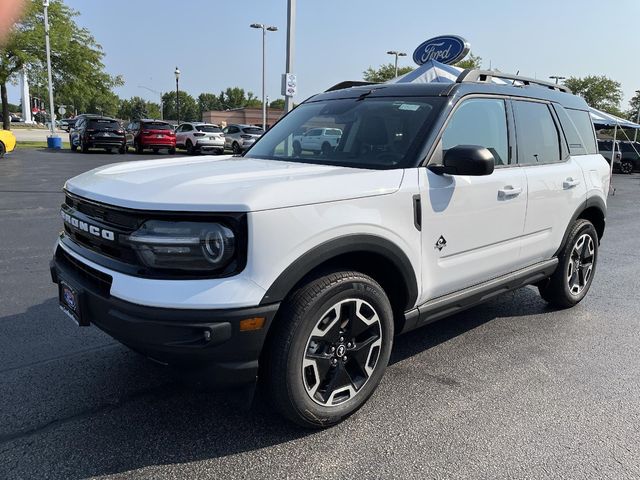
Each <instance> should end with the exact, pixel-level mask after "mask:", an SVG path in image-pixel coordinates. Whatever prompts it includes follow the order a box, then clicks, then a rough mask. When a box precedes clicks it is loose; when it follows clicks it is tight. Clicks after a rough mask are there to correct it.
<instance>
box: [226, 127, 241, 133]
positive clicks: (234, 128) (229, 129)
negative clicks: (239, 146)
mask: <svg viewBox="0 0 640 480" xmlns="http://www.w3.org/2000/svg"><path fill="white" fill-rule="evenodd" d="M239 131H240V129H239V128H238V127H229V128H228V129H227V133H231V134H233V133H238V132H239Z"/></svg>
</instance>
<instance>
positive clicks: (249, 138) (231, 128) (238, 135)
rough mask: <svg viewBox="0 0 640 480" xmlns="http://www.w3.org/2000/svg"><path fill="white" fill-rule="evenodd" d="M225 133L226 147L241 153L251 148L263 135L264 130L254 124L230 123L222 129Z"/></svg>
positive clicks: (235, 152)
mask: <svg viewBox="0 0 640 480" xmlns="http://www.w3.org/2000/svg"><path fill="white" fill-rule="evenodd" d="M222 133H224V147H225V148H227V149H231V151H233V153H234V154H236V155H237V154H239V153H242V152H243V151H245V150H246V149H247V148H249V147H250V146H251V145H253V144H254V143H255V141H256V140H257V139H258V138H260V137H261V136H262V134H263V133H264V130H262V128H260V127H254V126H253V125H239V124H229V125H227V126H226V127H224V128H223V129H222Z"/></svg>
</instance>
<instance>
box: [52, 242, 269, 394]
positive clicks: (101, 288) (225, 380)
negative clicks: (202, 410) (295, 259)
mask: <svg viewBox="0 0 640 480" xmlns="http://www.w3.org/2000/svg"><path fill="white" fill-rule="evenodd" d="M51 278H52V280H53V282H54V283H56V284H59V283H60V281H61V280H64V282H65V283H67V284H69V285H71V286H72V287H73V288H74V289H75V290H76V291H77V292H78V296H79V305H80V310H81V317H82V323H83V324H85V323H90V324H93V325H96V326H97V327H98V328H100V329H101V330H103V331H104V332H105V333H107V334H108V335H110V336H111V337H113V338H114V339H116V340H118V341H119V342H121V343H123V344H124V345H127V346H128V347H130V348H132V349H134V350H136V351H138V352H140V353H142V354H144V355H147V356H148V357H150V358H152V359H154V360H157V361H160V362H162V363H167V364H171V365H179V366H185V367H191V368H193V367H207V370H208V372H210V373H211V374H212V375H213V379H214V382H215V383H216V384H218V385H225V386H228V385H242V384H248V383H251V382H254V381H255V379H256V376H257V373H258V359H259V357H260V353H261V351H262V347H263V344H264V341H265V338H266V333H267V331H268V329H269V326H270V325H271V322H272V321H273V318H274V317H275V314H276V312H277V310H278V307H279V304H272V305H266V306H259V307H249V308H234V309H212V310H205V309H179V308H160V307H149V306H143V305H138V304H134V303H131V302H127V301H124V300H121V299H119V298H116V297H113V296H112V295H111V294H110V281H111V277H110V276H109V275H106V274H104V273H103V272H100V271H98V270H95V269H94V268H92V267H90V266H89V265H86V264H83V263H82V262H80V261H79V260H77V259H76V258H74V257H73V256H71V255H69V254H68V253H66V252H65V251H64V250H63V249H62V248H61V247H58V248H57V250H56V253H55V255H54V258H53V260H52V261H51ZM256 317H263V318H264V319H265V323H264V326H263V327H262V328H261V329H259V330H250V331H240V321H241V320H245V319H249V318H256Z"/></svg>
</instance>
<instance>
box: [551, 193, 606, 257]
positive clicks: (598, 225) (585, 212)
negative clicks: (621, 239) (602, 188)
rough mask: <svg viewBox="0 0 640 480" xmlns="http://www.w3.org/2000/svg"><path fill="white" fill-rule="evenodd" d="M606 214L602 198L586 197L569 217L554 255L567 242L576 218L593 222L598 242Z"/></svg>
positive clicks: (602, 233) (557, 253) (602, 231)
mask: <svg viewBox="0 0 640 480" xmlns="http://www.w3.org/2000/svg"><path fill="white" fill-rule="evenodd" d="M606 216H607V206H606V204H605V203H604V200H603V199H602V198H600V197H590V198H588V199H587V200H586V202H585V203H583V204H582V205H581V206H580V207H579V208H578V209H577V210H576V211H575V213H574V214H573V216H572V217H571V220H570V221H569V224H568V225H567V229H566V230H565V232H564V236H563V237H562V243H561V244H560V247H559V248H558V250H557V251H556V253H555V255H554V256H555V257H557V256H558V255H559V254H560V252H561V251H562V249H563V248H564V247H565V245H566V244H567V240H568V237H569V233H570V232H571V228H572V227H573V225H574V223H575V222H576V220H578V219H584V220H588V221H589V222H591V223H592V224H593V226H594V227H595V229H596V232H597V234H598V242H600V240H602V237H603V235H604V230H605V224H606Z"/></svg>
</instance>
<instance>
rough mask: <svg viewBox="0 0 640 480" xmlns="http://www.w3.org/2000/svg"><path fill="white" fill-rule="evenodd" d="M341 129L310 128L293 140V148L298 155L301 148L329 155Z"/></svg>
mask: <svg viewBox="0 0 640 480" xmlns="http://www.w3.org/2000/svg"><path fill="white" fill-rule="evenodd" d="M341 137H342V130H340V129H339V128H312V129H310V130H307V131H306V132H304V133H303V134H302V135H300V136H298V137H295V138H294V140H293V150H294V152H295V153H296V155H300V154H301V153H302V151H303V150H305V151H308V152H314V153H323V154H325V155H329V154H330V153H331V152H332V151H333V149H334V148H336V147H337V146H338V143H339V142H340V138H341Z"/></svg>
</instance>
